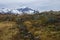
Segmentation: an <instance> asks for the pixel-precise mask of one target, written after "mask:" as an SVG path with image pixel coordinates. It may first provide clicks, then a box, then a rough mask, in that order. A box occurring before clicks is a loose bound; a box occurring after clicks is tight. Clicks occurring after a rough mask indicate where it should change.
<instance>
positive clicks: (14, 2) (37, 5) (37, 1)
mask: <svg viewBox="0 0 60 40" xmlns="http://www.w3.org/2000/svg"><path fill="white" fill-rule="evenodd" d="M23 6H27V7H31V8H33V9H37V10H40V11H46V10H60V0H0V8H18V7H23Z"/></svg>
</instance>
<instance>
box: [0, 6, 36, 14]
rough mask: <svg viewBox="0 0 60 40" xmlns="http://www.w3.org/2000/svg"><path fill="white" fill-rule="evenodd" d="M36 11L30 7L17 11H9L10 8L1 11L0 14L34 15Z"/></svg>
mask: <svg viewBox="0 0 60 40" xmlns="http://www.w3.org/2000/svg"><path fill="white" fill-rule="evenodd" d="M35 12H36V11H35V10H33V9H31V8H29V7H20V8H17V9H8V8H2V9H0V13H15V14H21V13H27V14H33V13H35Z"/></svg>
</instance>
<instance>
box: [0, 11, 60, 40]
mask: <svg viewBox="0 0 60 40" xmlns="http://www.w3.org/2000/svg"><path fill="white" fill-rule="evenodd" d="M0 40H60V11H49V12H41V13H35V14H32V15H31V14H23V15H18V14H8V13H7V14H3V13H0Z"/></svg>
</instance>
